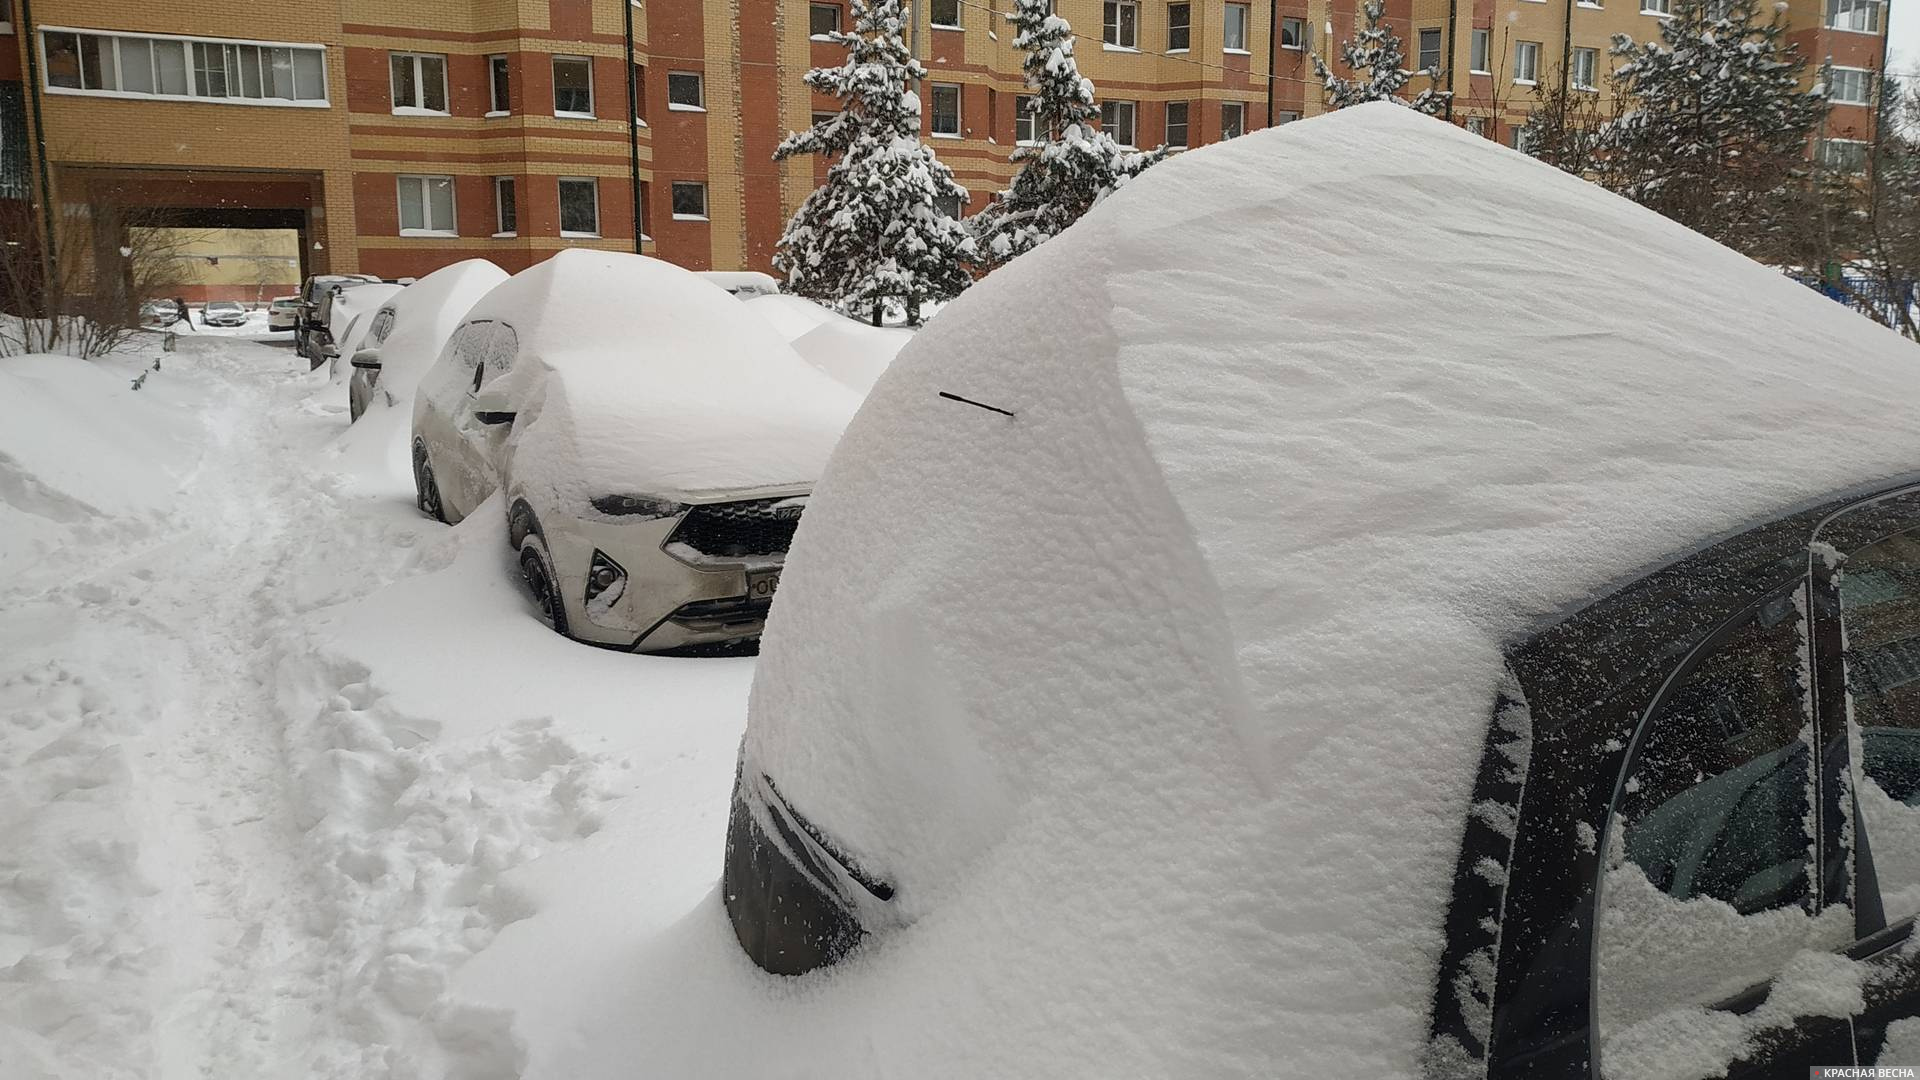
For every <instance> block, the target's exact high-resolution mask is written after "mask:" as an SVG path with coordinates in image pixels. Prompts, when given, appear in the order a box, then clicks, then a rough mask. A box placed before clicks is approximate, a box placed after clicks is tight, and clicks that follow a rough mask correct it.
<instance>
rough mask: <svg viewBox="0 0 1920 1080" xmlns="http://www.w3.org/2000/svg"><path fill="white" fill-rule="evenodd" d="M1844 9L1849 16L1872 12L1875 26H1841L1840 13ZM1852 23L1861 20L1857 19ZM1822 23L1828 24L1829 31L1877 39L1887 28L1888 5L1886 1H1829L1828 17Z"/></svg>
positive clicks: (1872, 20)
mask: <svg viewBox="0 0 1920 1080" xmlns="http://www.w3.org/2000/svg"><path fill="white" fill-rule="evenodd" d="M1843 7H1844V8H1845V9H1846V11H1847V12H1848V14H1849V15H1853V16H1857V15H1858V13H1860V12H1868V11H1870V12H1872V13H1873V17H1872V19H1871V20H1870V21H1871V22H1872V23H1873V25H1872V26H1871V27H1870V28H1861V27H1857V26H1842V25H1840V11H1841V9H1842V8H1843ZM1851 21H1861V20H1859V19H1858V18H1855V19H1853V20H1851ZM1822 22H1824V23H1825V24H1826V28H1827V29H1829V30H1837V31H1839V32H1840V33H1842V34H1872V35H1874V36H1876V37H1877V36H1879V35H1880V34H1881V33H1882V32H1883V31H1885V30H1886V28H1887V5H1886V4H1885V2H1884V0H1827V11H1826V17H1825V18H1824V19H1823V20H1822Z"/></svg>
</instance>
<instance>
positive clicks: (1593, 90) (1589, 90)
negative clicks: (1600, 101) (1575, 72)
mask: <svg viewBox="0 0 1920 1080" xmlns="http://www.w3.org/2000/svg"><path fill="white" fill-rule="evenodd" d="M1574 89H1575V90H1578V91H1580V92H1581V93H1583V94H1597V93H1599V92H1600V88H1599V87H1597V86H1578V85H1576V86H1575V87H1574Z"/></svg>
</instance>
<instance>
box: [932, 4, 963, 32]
mask: <svg viewBox="0 0 1920 1080" xmlns="http://www.w3.org/2000/svg"><path fill="white" fill-rule="evenodd" d="M927 17H928V19H929V20H931V21H932V23H933V25H935V26H944V27H946V28H947V29H949V30H958V29H960V0H930V3H929V4H928V5H927Z"/></svg>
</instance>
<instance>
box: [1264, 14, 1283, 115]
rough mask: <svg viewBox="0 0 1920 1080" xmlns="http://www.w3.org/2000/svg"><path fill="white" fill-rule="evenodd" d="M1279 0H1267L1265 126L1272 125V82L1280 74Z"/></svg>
mask: <svg viewBox="0 0 1920 1080" xmlns="http://www.w3.org/2000/svg"><path fill="white" fill-rule="evenodd" d="M1279 59H1280V0H1267V126H1268V127H1272V126H1273V84H1274V83H1275V82H1276V81H1278V76H1279V74H1280V65H1279V63H1278V61H1279Z"/></svg>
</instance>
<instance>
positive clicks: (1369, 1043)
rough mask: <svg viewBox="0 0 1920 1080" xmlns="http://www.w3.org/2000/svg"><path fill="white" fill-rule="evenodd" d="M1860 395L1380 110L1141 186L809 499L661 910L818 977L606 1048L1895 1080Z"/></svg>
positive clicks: (1906, 483) (987, 282) (931, 349)
mask: <svg viewBox="0 0 1920 1080" xmlns="http://www.w3.org/2000/svg"><path fill="white" fill-rule="evenodd" d="M1916 400H1920V350H1917V349H1916V348H1915V346H1914V345H1913V344H1911V343H1910V342H1907V341H1905V340H1903V339H1902V338H1900V337H1899V336H1898V335H1896V334H1893V333H1891V332H1889V331H1887V330H1885V329H1883V328H1881V327H1879V326H1877V325H1875V324H1873V323H1871V322H1870V321H1868V320H1866V319H1864V318H1861V317H1860V316H1859V315H1857V314H1855V313H1853V312H1852V311H1850V310H1848V309H1847V308H1846V307H1845V306H1843V305H1840V304H1835V303H1833V302H1831V301H1830V300H1827V299H1825V298H1824V297H1822V296H1820V295H1819V294H1817V293H1815V292H1813V291H1811V290H1809V289H1807V288H1805V287H1804V286H1802V285H1799V284H1797V283H1795V282H1793V281H1791V280H1789V279H1788V278H1786V277H1785V276H1783V275H1781V274H1779V273H1776V272H1774V271H1772V270H1770V269H1768V268H1766V267H1763V266H1760V265H1759V264H1756V263H1753V262H1751V261H1749V260H1747V259H1745V258H1744V257H1742V256H1740V255H1738V254H1735V253H1734V252H1732V251H1729V250H1727V249H1725V248H1722V247H1720V246H1718V245H1716V244H1714V243H1713V242H1711V241H1709V240H1707V239H1706V238H1704V237H1702V236H1700V235H1698V234H1696V233H1693V232H1690V231H1689V230H1687V229H1685V228H1682V227H1680V226H1679V225H1676V224H1674V223H1672V222H1670V221H1668V220H1666V219H1664V218H1661V217H1659V216H1657V215H1655V214H1653V213H1651V212H1649V211H1647V210H1645V209H1643V208H1640V207H1637V206H1635V205H1633V204H1631V203H1629V202H1627V201H1625V200H1622V199H1619V198H1617V197H1615V196H1613V195H1611V194H1609V193H1607V192H1606V191H1604V190H1603V189H1601V188H1599V187H1597V186H1595V185H1593V184H1590V183H1587V182H1585V181H1583V180H1580V179H1578V178H1576V177H1572V176H1569V175H1567V174H1564V173H1562V172H1559V171H1557V170H1555V169H1553V168H1551V167H1548V166H1546V165H1543V164H1541V163H1539V162H1537V161H1534V160H1532V159H1530V158H1527V157H1525V156H1523V155H1521V154H1518V153H1515V152H1513V151H1512V150H1509V149H1507V148H1505V147H1502V146H1499V145H1497V144H1495V143H1492V142H1489V141H1487V140H1485V139H1481V138H1478V137H1475V136H1472V135H1469V134H1467V133H1465V132H1464V131H1462V130H1460V129H1458V128H1455V127H1452V126H1449V125H1447V124H1445V123H1443V122H1440V121H1437V120H1434V119H1430V118H1427V117H1423V116H1420V115H1418V114H1416V113H1415V112H1414V111H1412V110H1410V109H1406V108H1402V107H1399V106H1396V105H1392V104H1385V103H1380V104H1372V105H1365V106H1361V107H1357V108H1353V109H1346V110H1341V111H1339V112H1336V113H1331V114H1328V115H1325V116H1321V117H1317V118H1314V119H1310V120H1307V121H1304V122H1301V123H1297V124H1289V125H1286V126H1285V127H1281V128H1276V129H1273V130H1271V131H1262V132H1258V133H1255V134H1252V135H1248V136H1245V137H1243V138H1239V139H1234V140H1232V141H1230V142H1226V143H1222V144H1219V145H1217V146H1210V147H1206V148H1204V149H1201V150H1199V151H1196V152H1191V153H1188V154H1183V155H1181V156H1179V157H1177V158H1174V159H1171V160H1169V161H1167V162H1164V163H1162V164H1160V165H1156V166H1155V167H1154V168H1153V169H1152V170H1150V171H1148V172H1147V173H1145V174H1143V175H1142V176H1141V177H1140V178H1139V179H1137V180H1134V181H1131V182H1130V183H1128V184H1127V185H1126V186H1125V187H1123V188H1121V189H1120V190H1119V191H1118V192H1117V193H1116V194H1114V195H1113V196H1112V197H1110V198H1108V199H1106V200H1104V201H1103V202H1102V203H1101V204H1100V205H1099V206H1097V207H1095V208H1094V209H1093V210H1092V211H1091V212H1090V213H1089V214H1088V215H1087V216H1086V217H1085V218H1083V219H1082V220H1081V221H1080V222H1079V223H1077V224H1076V225H1074V227H1073V228H1071V229H1069V230H1067V231H1066V232H1065V233H1063V234H1062V235H1060V236H1058V237H1055V238H1054V239H1052V240H1049V241H1048V242H1047V243H1046V244H1045V245H1043V246H1041V247H1039V248H1038V249H1036V250H1035V251H1033V252H1032V253H1030V254H1027V255H1023V256H1022V257H1020V258H1019V259H1016V260H1014V261H1012V262H1011V263H1009V264H1008V265H1007V266H1005V267H1004V268H1002V269H1000V270H997V271H995V272H994V273H993V274H992V275H990V276H988V277H987V278H985V279H984V280H982V281H981V282H979V283H978V284H977V285H975V286H974V287H973V288H972V289H970V290H968V292H967V293H965V294H964V295H963V296H961V297H960V298H959V299H958V300H956V301H954V302H953V303H952V304H951V305H949V306H948V307H947V309H946V310H945V311H943V312H942V313H941V315H940V317H939V318H938V319H937V320H934V321H933V322H932V323H931V324H929V325H928V326H927V327H926V328H925V329H923V330H922V331H920V332H919V334H918V335H917V336H916V337H915V339H914V340H913V341H912V343H910V344H909V345H908V346H907V348H906V349H905V350H904V351H903V352H902V354H901V356H900V359H899V362H898V363H897V364H895V365H894V367H893V368H892V370H891V371H890V372H889V374H888V376H887V377H886V378H885V379H883V380H881V382H880V383H879V385H878V386H877V387H876V388H875V390H874V392H873V394H872V395H871V396H870V397H869V398H868V399H867V401H866V404H865V406H864V407H863V409H862V411H861V413H860V415H859V417H858V418H857V419H856V420H855V422H854V423H853V425H852V426H851V427H850V428H849V429H848V431H847V433H846V436H845V438H844V439H843V440H842V442H841V443H840V445H839V447H838V449H837V450H836V451H835V454H834V457H833V460H832V462H831V463H830V465H829V466H828V468H827V470H826V472H825V473H824V475H823V476H822V478H821V480H820V481H819V483H818V484H817V485H816V490H815V493H814V496H813V498H812V500H811V502H810V504H809V507H808V510H807V525H806V528H805V529H804V530H802V532H801V535H800V537H799V540H798V543H797V544H796V545H795V547H794V550H793V552H792V554H791V557H790V559H789V560H788V563H787V569H786V576H785V579H784V581H783V585H782V592H781V594H780V595H781V601H780V603H779V605H777V606H776V608H775V609H774V612H773V617H772V619H771V621H770V623H769V625H768V627H767V630H766V635H765V638H764V645H763V649H762V653H761V658H760V661H759V667H758V670H757V672H756V676H755V681H754V686H753V691H752V698H751V704H750V707H749V719H748V728H747V732H746V735H745V737H744V739H743V741H742V744H741V750H740V757H739V763H738V770H737V773H736V776H737V779H736V784H735V795H734V800H733V803H732V817H731V821H730V825H729V830H728V836H727V843H726V854H725V863H724V867H725V868H724V877H723V881H722V884H721V887H720V888H719V889H718V890H717V891H716V893H715V894H713V899H712V900H711V904H712V905H713V908H712V910H713V911H714V912H715V919H716V921H717V918H718V913H719V911H720V910H721V909H724V912H725V916H726V918H727V919H728V920H729V922H730V923H731V926H732V930H733V936H734V937H735V938H736V939H737V941H738V943H739V945H740V946H741V947H742V948H743V949H744V951H745V952H746V954H747V955H748V956H749V957H750V958H751V959H752V960H753V962H754V963H755V964H757V965H758V966H759V967H760V968H762V969H764V970H765V971H767V972H772V973H778V974H782V975H798V974H801V973H805V972H810V971H815V970H817V969H821V968H824V967H827V966H829V965H837V966H836V967H835V970H834V973H833V977H832V978H829V979H818V978H814V979H807V980H801V981H798V982H795V983H794V984H792V985H790V986H786V987H782V988H780V990H779V991H778V992H777V993H776V992H774V991H772V990H770V989H769V988H768V987H767V986H765V985H764V984H763V985H758V986H755V985H752V982H751V980H749V979H747V978H745V977H743V976H738V975H735V974H733V973H732V972H731V971H728V972H721V971H719V970H718V969H719V968H722V967H728V965H722V964H717V963H716V964H714V965H713V966H712V968H711V969H710V971H711V974H710V975H709V976H708V978H709V979H710V980H711V981H712V982H714V983H716V984H720V985H722V986H724V987H727V988H729V989H728V990H727V991H726V992H725V993H723V992H722V991H720V990H713V991H706V992H703V993H702V994H701V996H700V998H699V1001H698V1004H697V1005H690V1006H688V1008H687V1010H685V1011H682V1010H678V1009H671V1008H670V1009H668V1011H667V1013H666V1015H663V1016H660V1017H657V1018H653V1019H652V1020H650V1021H649V1023H650V1024H652V1025H655V1027H650V1028H649V1030H648V1031H647V1032H644V1033H641V1035H639V1036H637V1037H638V1038H640V1039H641V1040H642V1043H641V1044H642V1045H648V1046H652V1045H654V1043H655V1042H657V1041H659V1040H662V1039H666V1040H668V1041H671V1037H670V1033H671V1032H672V1031H673V1030H674V1029H675V1028H676V1027H677V1026H679V1025H684V1024H690V1023H693V1022H694V1015H693V1014H692V1010H694V1009H696V1008H697V1009H700V1010H706V1011H707V1012H709V1013H712V1012H715V1011H719V1012H725V1011H726V1010H729V1009H731V1008H733V1007H734V1006H733V1005H730V1004H726V1002H729V1001H737V1002H738V1003H739V1005H738V1007H739V1008H742V1009H747V1010H750V1011H751V1012H752V1014H753V1015H754V1016H755V1017H756V1019H755V1021H753V1030H754V1031H755V1033H756V1035H755V1038H754V1039H753V1040H751V1042H752V1044H753V1045H751V1046H743V1047H733V1046H729V1045H725V1043H726V1039H725V1038H724V1037H714V1038H709V1039H706V1040H704V1041H701V1042H699V1043H698V1045H690V1046H689V1047H688V1048H687V1050H686V1052H685V1053H684V1054H683V1055H681V1056H680V1057H675V1058H669V1059H662V1062H661V1067H663V1068H665V1069H666V1070H667V1071H673V1069H675V1068H676V1067H681V1066H682V1065H683V1063H685V1062H689V1061H691V1062H697V1063H698V1065H699V1066H700V1067H702V1068H705V1069H707V1070H710V1071H711V1073H712V1074H713V1075H752V1074H754V1073H756V1072H759V1071H765V1070H766V1069H768V1068H772V1067H773V1065H771V1064H770V1063H775V1062H777V1063H778V1067H779V1068H781V1069H784V1070H789V1071H794V1072H796V1073H806V1072H809V1071H810V1070H812V1069H814V1068H816V1067H818V1068H820V1069H821V1070H822V1071H830V1072H834V1073H835V1074H844V1075H871V1076H907V1075H928V1074H940V1075H975V1076H1000V1075H1021V1076H1042V1075H1077V1076H1122V1075H1126V1076H1136V1075H1151V1076H1200V1075H1205V1076H1300V1077H1306V1076H1320V1075H1327V1074H1329V1073H1335V1074H1348V1075H1366V1076H1409V1077H1410V1076H1427V1077H1466V1076H1474V1077H1491V1078H1495V1080H1507V1078H1515V1077H1523V1076H1524V1077H1545V1076H1554V1077H1574V1076H1578V1077H1588V1076H1593V1077H1598V1076H1603V1075H1604V1076H1609V1077H1641V1076H1647V1077H1650V1076H1674V1077H1677V1076H1687V1077H1705V1076H1722V1075H1724V1076H1730V1077H1801V1076H1805V1075H1808V1074H1807V1072H1806V1068H1807V1067H1808V1066H1809V1065H1813V1066H1820V1065H1831V1064H1834V1063H1844V1064H1853V1063H1855V1062H1859V1063H1861V1064H1870V1063H1874V1062H1876V1061H1877V1062H1880V1063H1882V1064H1910V1063H1912V1062H1914V1061H1916V1060H1920V1054H1916V1050H1920V1019H1916V1015H1917V1014H1920V938H1916V937H1915V936H1914V935H1913V933H1912V929H1913V920H1914V916H1915V913H1916V912H1917V911H1920V768H1917V767H1916V765H1915V761H1916V759H1917V758H1920V755H1917V754H1916V753H1915V751H1914V749H1913V748H1914V746H1915V742H1914V739H1915V737H1916V735H1917V734H1920V435H1917V434H1916V430H1917V429H1916V426H1915V423H1914V420H1913V415H1912V413H1913V408H1914V402H1915V401H1916ZM687 921H688V922H689V923H691V924H694V928H692V929H689V930H688V931H687V932H686V935H685V936H686V937H687V939H688V940H686V941H683V942H681V943H679V944H677V945H675V946H673V949H674V950H676V951H673V952H671V953H670V955H676V956H679V957H682V958H686V966H687V967H689V968H690V967H692V966H694V964H695V962H696V961H695V959H694V958H699V960H701V961H705V960H707V959H708V958H709V956H710V953H709V950H710V949H711V948H712V945H711V944H710V940H711V939H710V938H708V937H706V936H705V925H706V924H705V923H704V922H702V921H701V920H699V919H693V918H690V919H688V920H687ZM696 939H697V940H696ZM690 984H691V981H690V978H689V976H688V974H687V972H686V971H684V970H680V971H676V972H674V973H673V975H672V982H671V984H670V985H672V986H673V987H676V988H677V987H680V986H686V985H690ZM661 985H662V986H665V985H669V984H667V983H662V984H661ZM667 996H668V995H667V994H665V993H664V992H662V993H655V994H654V995H653V996H651V997H646V998H644V999H642V998H639V997H636V998H634V999H632V1000H636V1001H638V1000H646V1001H648V1002H650V1003H652V1004H658V1003H659V1002H661V1001H663V1000H665V998H666V997H667ZM769 1001H777V1004H773V1005H769V1004H767V1002H769ZM729 1015H730V1014H729ZM729 1030H731V1029H729ZM871 1032H884V1033H886V1035H885V1038H883V1039H871V1038H865V1033H871ZM863 1038H865V1041H862V1040H863ZM646 1040H653V1041H652V1042H649V1041H646ZM855 1044H858V1046H859V1049H857V1050H849V1049H848V1047H850V1046H853V1045H855ZM955 1061H960V1062H963V1064H962V1065H961V1066H960V1067H957V1068H956V1067H954V1065H953V1063H954V1062H955ZM841 1066H844V1068H843V1067H841Z"/></svg>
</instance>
